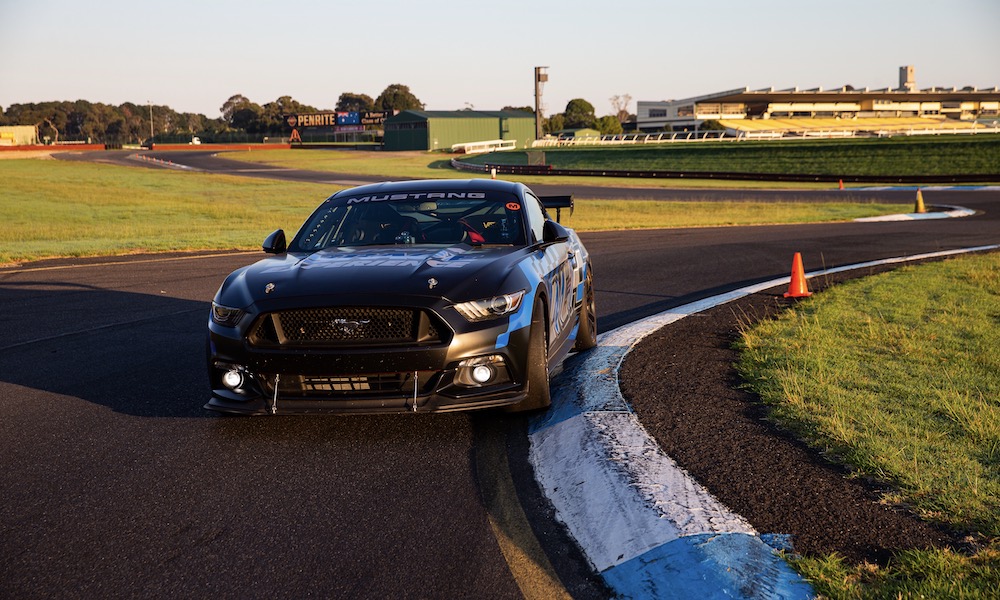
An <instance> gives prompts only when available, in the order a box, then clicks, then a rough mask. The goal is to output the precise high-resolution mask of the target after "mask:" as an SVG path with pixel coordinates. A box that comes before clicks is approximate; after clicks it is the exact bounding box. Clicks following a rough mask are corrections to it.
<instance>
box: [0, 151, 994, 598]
mask: <svg viewBox="0 0 1000 600" xmlns="http://www.w3.org/2000/svg"><path fill="white" fill-rule="evenodd" d="M180 154H181V153H175V154H172V155H170V158H171V160H173V161H176V162H182V157H181V155H180ZM185 155H187V154H186V153H185ZM117 156H122V155H121V154H120V153H119V154H118V155H113V156H112V159H115V160H117V158H116V157H117ZM192 156H195V155H194V154H193V153H192ZM196 157H197V159H198V160H207V159H208V158H209V157H207V156H206V155H205V154H204V153H200V154H198V155H196ZM213 160H221V159H213ZM227 162H228V161H227ZM133 164H134V163H133ZM219 164H220V165H221V166H220V168H223V169H225V168H231V167H232V165H229V166H228V167H226V166H225V165H224V164H222V163H219ZM239 164H240V165H241V166H242V168H247V166H246V165H245V164H243V163H239ZM192 166H197V168H202V169H207V168H208V167H210V166H211V165H208V166H206V163H205V162H200V163H198V164H197V165H196V164H194V163H192ZM251 168H252V167H251ZM255 173H260V172H259V171H255ZM302 173H303V172H292V173H288V172H282V173H276V172H271V173H267V175H268V176H289V177H294V178H308V177H315V178H316V179H313V180H321V181H328V182H333V181H334V180H338V181H344V180H352V181H360V180H362V179H364V178H359V177H357V176H352V175H344V176H343V177H341V176H339V175H334V176H331V174H329V173H325V174H315V173H312V174H305V175H303V174H302ZM246 174H248V175H251V173H246ZM255 176H259V175H255ZM536 187H538V188H539V189H540V186H536ZM571 187H572V186H571ZM546 191H549V190H546ZM568 191H570V192H572V193H574V194H576V195H578V196H580V197H586V196H587V195H588V194H594V193H599V195H601V196H602V197H607V196H609V195H610V194H609V193H608V191H607V190H606V189H601V190H598V191H597V192H595V191H594V190H593V189H584V188H577V187H572V189H570V190H568ZM632 193H639V194H647V193H648V194H649V196H648V197H678V196H684V195H685V194H696V195H697V196H698V197H700V198H704V197H711V196H713V194H720V193H718V192H704V191H699V192H696V193H695V192H677V191H670V190H651V191H648V192H647V191H642V192H634V191H633V192H632ZM671 194H673V196H671ZM795 194H796V195H797V196H803V195H807V194H808V193H807V192H795ZM720 195H721V194H720ZM752 195H754V196H758V195H760V196H764V197H768V195H769V193H768V192H754V193H752ZM868 196H877V197H879V198H889V199H891V200H893V201H898V202H904V203H908V202H911V201H912V198H913V192H912V191H888V192H871V193H868ZM771 197H773V195H772V196H771ZM924 198H925V201H926V202H927V203H928V204H950V205H961V206H965V207H968V208H973V209H977V210H979V211H982V214H978V215H977V216H974V217H968V218H961V219H946V220H937V221H907V222H891V223H850V224H831V225H805V226H802V225H798V226H773V227H772V226H768V227H747V228H710V229H686V230H656V231H642V232H602V233H591V234H584V235H583V236H582V237H583V240H584V242H585V243H586V245H587V247H588V249H589V250H590V252H591V253H592V255H593V257H594V268H595V272H596V283H597V293H598V295H597V304H598V310H599V326H600V329H601V330H608V329H611V328H614V327H618V326H620V325H623V324H626V323H629V322H632V321H634V320H636V319H638V318H641V317H644V316H648V315H651V314H655V313H657V312H660V311H662V310H664V309H666V308H669V307H672V306H678V305H681V304H684V303H687V302H690V301H692V300H694V299H698V298H704V297H707V296H710V295H713V294H715V293H718V292H719V291H723V290H728V289H733V288H736V287H741V286H743V285H747V284H749V283H753V282H757V281H763V280H767V279H771V278H775V277H780V276H782V275H787V273H788V268H789V266H790V262H791V257H792V254H793V253H794V252H802V255H803V259H804V261H805V266H806V269H807V270H814V269H818V268H820V267H824V266H826V267H833V266H838V265H843V264H849V263H856V262H862V261H868V260H874V259H879V258H888V257H893V256H901V255H907V254H916V253H923V252H932V251H937V250H946V249H954V248H961V247H969V246H979V245H986V244H995V243H997V242H998V239H1000V223H998V218H1000V217H998V216H997V215H998V213H1000V210H998V209H1000V192H996V191H982V192H971V191H925V192H924ZM261 256H262V255H258V254H256V253H218V254H206V255H166V256H139V257H134V256H133V257H121V258H111V259H109V258H104V259H77V260H54V261H42V262H39V263H33V264H28V265H23V266H21V267H9V268H0V305H2V307H3V311H2V312H0V323H2V331H4V332H5V335H4V338H3V340H2V341H0V411H2V412H0V414H2V415H3V418H2V419H0V456H2V458H0V465H2V468H3V471H2V473H3V474H2V476H0V498H3V502H2V503H0V548H2V549H3V552H4V555H5V560H4V561H3V565H2V566H0V596H3V597H18V598H40V597H53V596H58V597H140V596H141V597H168V596H171V597H176V596H181V597H208V596H212V597H234V598H235V597H239V598H254V597H261V598H263V597H268V598H270V597H304V596H316V597H449V598H456V597H469V598H472V597H476V598H517V597H520V596H521V591H520V590H519V587H518V581H516V580H515V578H514V576H512V574H511V570H510V568H508V566H507V561H506V560H505V557H504V554H503V552H501V546H500V545H499V544H498V541H497V540H498V533H497V527H496V523H497V515H495V514H491V513H490V510H488V508H487V506H488V505H489V503H488V502H486V501H484V494H483V492H482V486H481V485H480V481H481V480H482V479H483V475H484V474H483V473H481V472H477V469H479V470H481V469H482V468H483V467H482V462H480V461H479V460H478V458H479V456H477V455H479V454H481V449H482V441H483V437H484V435H485V433H484V432H490V431H493V432H495V431H496V428H497V427H498V425H497V423H499V424H500V425H499V427H500V428H501V430H502V431H501V433H502V434H503V435H506V436H507V438H508V441H507V446H508V448H509V449H512V454H511V456H510V458H509V462H510V468H511V471H512V472H513V473H514V476H515V480H516V481H518V491H519V493H520V494H521V495H522V501H523V503H524V504H526V505H528V508H529V509H530V510H529V513H530V514H529V515H528V520H529V521H531V522H533V523H536V524H537V523H538V522H539V521H541V520H543V519H542V517H544V513H545V511H544V506H538V505H539V504H543V503H539V502H538V500H537V498H534V497H533V494H535V493H536V491H534V490H532V489H530V487H531V486H530V485H525V484H524V479H525V478H524V477H523V476H519V475H518V474H519V473H520V474H521V475H523V472H524V465H523V464H522V463H521V459H522V458H523V457H520V456H519V455H518V452H517V450H516V448H517V446H518V443H517V441H516V439H513V438H516V437H517V435H519V433H518V432H520V431H521V428H522V427H523V423H522V422H520V421H519V419H514V418H502V419H496V418H495V417H494V416H493V415H489V414H459V415H417V416H414V415H399V416H377V417H365V416H351V417H329V418H326V417H321V418H236V417H222V416H218V415H215V414H211V413H208V412H207V411H205V410H203V409H202V405H203V404H204V402H205V400H206V399H207V390H206V382H205V366H204V339H205V326H206V321H207V319H208V309H209V302H210V300H211V297H212V295H213V294H214V292H215V290H216V288H217V287H218V285H219V283H221V281H222V279H223V277H224V276H225V275H226V274H227V273H228V272H229V271H231V270H232V269H233V268H235V267H237V266H240V265H243V264H246V263H248V262H251V261H253V260H256V259H257V258H259V257H261ZM525 499H527V500H525ZM539 527H542V528H544V526H543V525H539ZM501 529H502V528H501ZM500 533H501V534H502V533H503V532H502V531H501V532H500ZM539 537H542V538H543V540H542V541H543V543H544V544H546V547H547V548H548V549H549V551H550V552H553V550H552V549H553V548H556V549H557V550H555V552H556V553H558V554H560V555H561V556H560V557H555V558H554V559H553V562H554V563H557V564H556V568H557V569H558V570H559V573H560V576H561V577H564V581H563V583H564V584H565V585H566V587H567V588H568V590H569V591H570V593H571V594H572V595H573V596H575V597H593V596H600V595H601V593H602V590H601V588H600V587H599V586H596V585H594V584H593V582H591V581H588V580H587V578H586V577H580V576H579V573H578V572H579V570H580V569H581V566H580V565H579V564H577V565H575V566H574V564H573V563H574V561H578V558H577V557H575V556H574V555H573V553H572V552H568V551H567V550H565V544H562V545H560V543H561V542H560V540H559V539H558V538H559V535H558V532H555V533H551V532H549V533H546V532H543V533H542V535H540V536H539ZM548 538H552V539H548ZM560 548H561V550H560ZM574 569H576V571H577V576H573V575H572V572H573V571H574ZM567 573H568V574H567Z"/></svg>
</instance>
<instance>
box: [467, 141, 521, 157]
mask: <svg viewBox="0 0 1000 600" xmlns="http://www.w3.org/2000/svg"><path fill="white" fill-rule="evenodd" d="M515 149H517V141H516V140H487V141H485V142H465V143H464V144H454V145H452V147H451V151H452V152H454V153H456V154H481V153H483V152H499V151H501V150H515Z"/></svg>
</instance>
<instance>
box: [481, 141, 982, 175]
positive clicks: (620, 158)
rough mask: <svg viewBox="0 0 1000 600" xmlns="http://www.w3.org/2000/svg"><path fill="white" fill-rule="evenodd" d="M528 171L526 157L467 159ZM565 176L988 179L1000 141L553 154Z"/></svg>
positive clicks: (696, 146)
mask: <svg viewBox="0 0 1000 600" xmlns="http://www.w3.org/2000/svg"><path fill="white" fill-rule="evenodd" d="M466 160H467V161H468V162H471V163H475V164H486V163H493V164H521V165H524V164H528V163H527V155H526V154H525V153H524V152H497V153H494V154H490V155H480V156H474V157H471V158H468V159H466ZM545 160H546V162H547V163H548V164H550V165H552V166H553V167H555V168H559V169H628V170H634V171H690V172H700V171H701V172H712V171H715V172H727V171H728V172H736V173H786V174H803V175H830V176H835V177H836V176H843V177H846V176H849V175H874V176H891V175H910V176H920V175H982V174H991V175H994V176H996V177H997V178H1000V171H998V170H997V165H1000V135H996V134H984V135H975V136H971V135H956V136H951V137H937V136H935V137H933V138H931V137H929V136H913V137H907V136H899V137H893V138H884V139H876V138H871V139H848V140H803V141H788V140H783V141H753V142H699V143H683V144H682V143H674V144H660V145H649V146H613V147H592V148H587V147H578V148H557V149H551V150H549V149H546V150H545Z"/></svg>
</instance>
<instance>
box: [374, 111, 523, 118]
mask: <svg viewBox="0 0 1000 600" xmlns="http://www.w3.org/2000/svg"><path fill="white" fill-rule="evenodd" d="M404 114H408V115H411V116H414V115H415V116H418V117H423V118H425V119H534V118H535V114H534V113H530V112H524V111H520V110H404V111H400V113H399V115H396V116H397V117H398V116H400V115H404ZM390 118H392V117H390Z"/></svg>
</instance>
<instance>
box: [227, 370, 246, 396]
mask: <svg viewBox="0 0 1000 600" xmlns="http://www.w3.org/2000/svg"><path fill="white" fill-rule="evenodd" d="M222 385H224V386H226V387H227V388H229V389H231V390H234V391H235V390H238V389H240V388H241V387H243V373H241V372H239V371H238V370H236V369H230V370H228V371H226V372H225V373H224V374H223V375H222Z"/></svg>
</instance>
